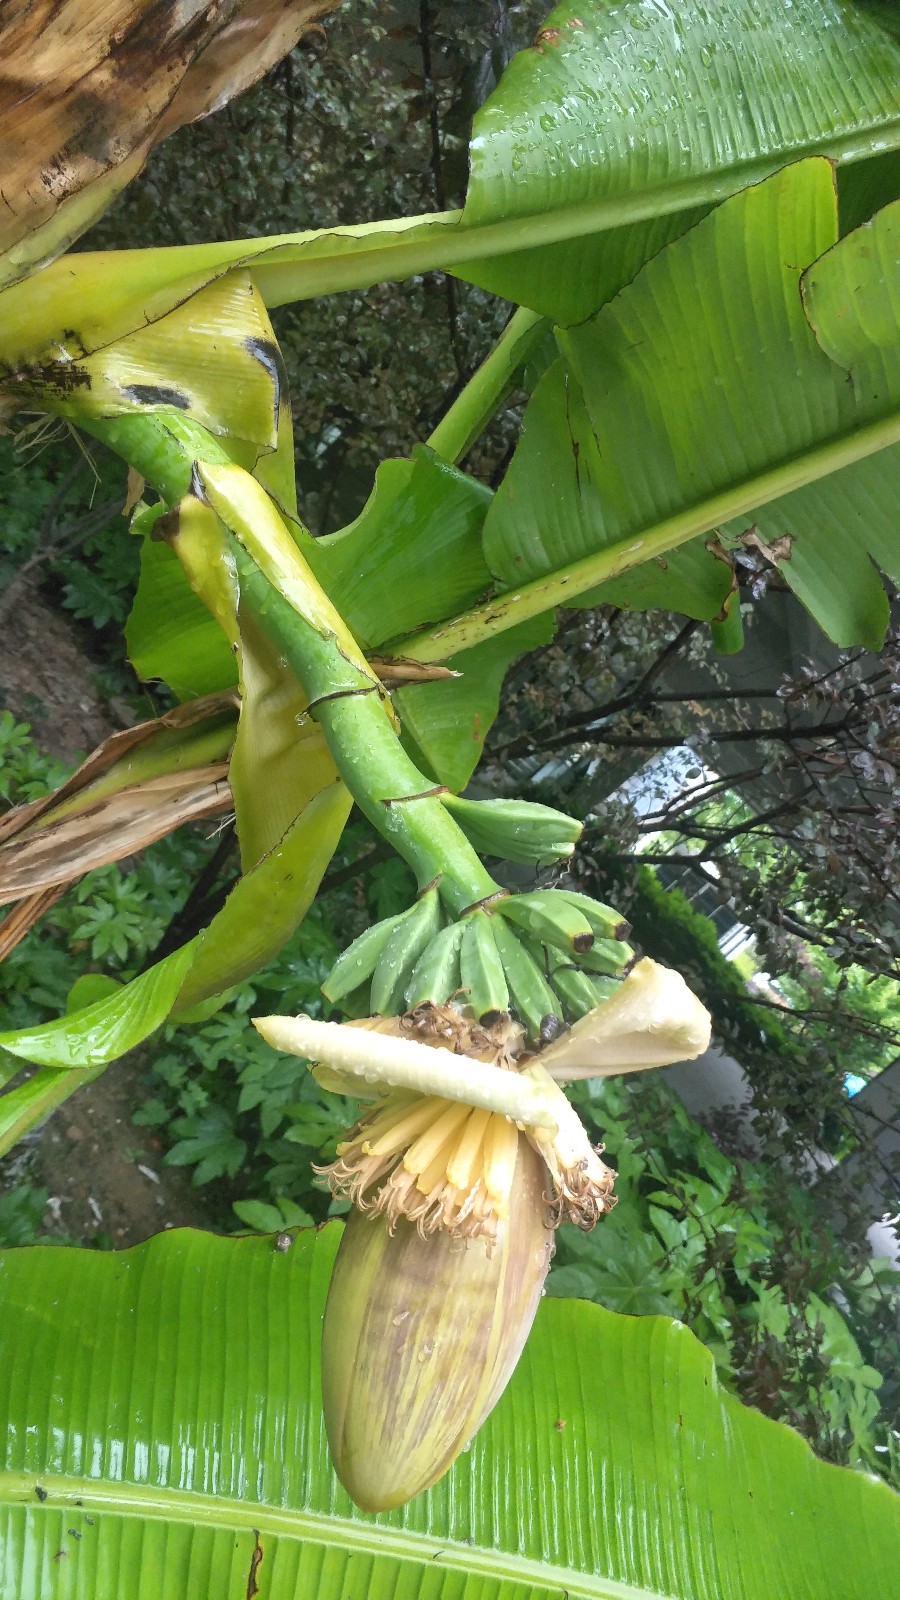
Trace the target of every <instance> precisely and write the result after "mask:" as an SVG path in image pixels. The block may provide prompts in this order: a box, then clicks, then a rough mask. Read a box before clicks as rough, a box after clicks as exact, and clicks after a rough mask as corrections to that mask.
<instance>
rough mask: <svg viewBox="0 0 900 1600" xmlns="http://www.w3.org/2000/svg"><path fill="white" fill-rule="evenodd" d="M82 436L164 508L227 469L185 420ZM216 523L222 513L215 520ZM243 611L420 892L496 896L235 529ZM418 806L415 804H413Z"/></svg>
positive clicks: (329, 641) (301, 579)
mask: <svg viewBox="0 0 900 1600" xmlns="http://www.w3.org/2000/svg"><path fill="white" fill-rule="evenodd" d="M81 425H82V426H84V427H86V428H87V429H88V431H90V432H91V433H93V434H95V435H96V436H97V437H98V438H100V439H103V440H104V442H105V443H107V444H108V445H109V446H110V447H111V448H112V449H113V450H115V451H116V452H117V453H118V454H120V455H122V456H124V457H125V459H126V460H127V461H129V462H130V463H131V465H132V466H134V467H135V468H136V469H137V471H138V472H140V473H141V474H142V476H143V477H144V478H145V479H146V480H147V481H148V482H149V483H151V484H152V485H153V486H154V488H155V489H157V491H158V492H159V493H160V494H161V495H162V496H163V498H164V499H165V500H167V501H168V502H170V503H175V502H177V501H178V500H180V499H181V498H182V497H183V496H184V495H185V494H186V493H187V492H188V491H189V489H190V485H191V472H192V467H193V464H194V462H195V461H200V462H203V463H206V464H208V465H210V466H233V465H234V463H233V461H232V459H231V457H230V456H229V454H228V451H227V450H226V449H225V447H224V446H223V444H222V443H221V442H220V441H219V440H217V439H215V438H213V437H212V435H210V434H209V433H207V431H206V430H205V429H204V428H202V427H200V426H198V425H197V424H195V423H192V422H190V421H189V420H188V419H186V418H182V417H178V416H170V415H168V414H167V415H166V416H165V418H163V417H161V416H159V415H156V416H151V415H143V416H141V415H138V416H132V417H118V418H114V419H111V420H109V419H102V420H100V419H87V420H86V421H84V422H83V423H82V424H81ZM220 514H221V510H220ZM231 537H232V539H233V540H234V549H235V555H236V560H237V564H238V571H239V577H240V585H241V603H242V604H244V605H246V606H247V608H248V610H249V611H250V612H251V613H252V615H253V616H254V618H255V619H256V621H257V622H258V624H259V626H260V627H261V628H262V629H263V631H264V632H265V633H266V634H267V635H268V637H269V638H270V639H271V640H272V642H273V644H274V646H275V648H276V650H277V651H278V653H279V655H280V656H282V657H283V658H284V660H285V662H286V663H287V665H288V666H289V667H290V669H291V670H292V671H293V672H294V674H295V675H296V677H297V678H298V680H299V681H300V683H302V685H303V688H304V690H305V692H306V694H307V696H308V698H309V701H310V705H311V711H310V715H312V716H314V717H315V719H316V720H317V721H318V722H319V723H320V724H321V726H322V729H323V731H324V733H325V737H326V739H327V741H328V745H329V748H330V750H331V753H332V756H333V757H334V761H335V764H336V766H337V768H338V770H339V772H340V773H341V776H342V778H343V779H344V781H345V783H346V785H347V788H348V789H349V790H350V793H351V794H352V795H353V798H354V800H355V801H356V803H357V805H358V806H359V808H360V810H361V811H363V812H364V813H365V815H366V816H367V817H368V818H369V820H370V822H372V823H373V825H374V826H375V827H376V828H377V829H378V832H379V833H381V834H383V835H384V837H385V838H386V839H388V840H389V842H390V843H391V844H392V845H393V846H394V848H395V849H396V850H397V851H398V852H399V854H400V855H402V856H403V857H404V859H405V860H406V861H408V862H409V865H410V866H411V867H412V868H413V871H414V872H415V873H416V876H417V878H418V881H419V884H420V886H424V885H425V884H426V883H430V882H432V881H433V880H435V879H439V880H440V893H441V897H442V899H443V900H444V902H445V903H446V904H447V906H448V907H449V909H450V910H451V911H452V912H454V913H455V914H457V915H458V914H459V913H460V912H461V911H462V910H464V909H465V907H466V906H468V905H471V904H472V903H473V902H474V901H476V900H481V899H484V898H485V897H486V896H488V895H491V894H495V893H497V892H498V887H499V886H498V885H497V884H496V883H495V881H494V880H493V878H491V876H490V874H489V873H488V872H487V871H486V870H485V868H484V867H483V865H482V863H481V861H480V859H479V857H478V856H477V854H476V853H475V851H474V850H473V849H472V846H471V845H470V844H469V842H468V840H467V839H466V837H465V835H464V833H463V832H462V830H461V829H460V828H459V827H458V826H457V824H456V822H454V820H453V818H452V817H451V816H450V815H449V814H448V812H447V811H446V810H445V808H444V806H443V805H442V804H441V801H440V798H439V797H438V796H436V795H434V794H433V793H429V792H428V791H430V790H433V784H432V783H431V780H430V779H429V778H427V777H425V776H424V775H423V774H422V773H421V772H420V771H419V769H418V768H417V767H416V766H415V764H414V762H412V761H411V760H410V758H409V757H408V756H407V754H406V752H405V750H404V749H403V746H402V744H401V743H400V740H399V738H398V736H397V733H396V731H395V729H394V726H393V724H392V721H391V718H390V715H389V713H388V710H387V707H386V706H385V704H384V700H383V691H382V690H381V686H380V684H379V683H378V680H377V679H376V678H375V677H374V675H373V674H372V673H371V672H370V671H369V670H368V668H367V667H366V666H365V664H364V663H363V662H362V661H361V660H360V659H359V658H357V660H353V659H351V657H350V655H349V654H348V653H347V651H346V650H343V649H342V648H341V644H340V642H339V639H338V637H337V636H336V634H335V632H333V631H331V630H325V631H320V630H318V629H317V628H316V627H315V626H313V625H312V624H311V623H310V622H309V621H308V620H307V619H306V618H305V617H304V616H302V615H300V613H299V612H298V611H297V610H296V609H295V608H294V606H293V605H292V604H291V603H290V601H289V600H287V599H285V598H284V596H283V595H282V594H280V593H279V592H278V590H277V589H276V588H274V587H273V585H272V583H271V582H270V580H269V577H267V575H266V574H265V573H264V572H263V571H262V570H261V568H260V566H259V565H258V564H257V562H256V560H253V559H251V556H250V555H249V554H248V552H247V550H246V549H244V548H243V546H242V544H241V543H240V542H239V539H238V538H237V537H236V536H235V532H234V529H232V532H231ZM292 559H293V563H294V565H293V573H292V577H293V579H294V580H295V582H296V584H297V585H298V586H305V588H306V590H307V592H308V593H309V595H310V598H311V600H312V601H313V603H314V605H315V606H320V607H321V609H323V610H328V609H332V608H331V607H330V602H328V601H327V597H326V596H325V595H324V594H323V592H322V590H321V588H320V586H319V584H318V582H317V580H316V579H315V577H314V576H313V574H312V573H311V572H310V570H309V568H308V567H307V565H306V562H305V561H304V560H303V557H302V555H301V554H300V552H299V550H298V551H296V553H295V555H293V556H292ZM417 797H418V798H417Z"/></svg>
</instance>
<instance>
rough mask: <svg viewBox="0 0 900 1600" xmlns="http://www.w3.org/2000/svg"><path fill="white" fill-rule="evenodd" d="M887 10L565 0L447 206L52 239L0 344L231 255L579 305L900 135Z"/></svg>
mask: <svg viewBox="0 0 900 1600" xmlns="http://www.w3.org/2000/svg"><path fill="white" fill-rule="evenodd" d="M884 20H885V19H884V18H883V17H882V15H881V13H880V11H879V10H878V9H876V8H873V7H872V6H870V5H869V4H863V3H861V0H793V3H792V4H791V5H790V6H787V5H785V4H784V0H705V3H704V4H703V5H690V6H686V5H681V6H678V7H677V8H671V7H668V6H660V5H659V4H657V0H623V3H622V4H618V5H608V4H606V3H604V0H584V3H581V0H569V3H567V4H565V5H563V6H560V7H559V8H558V9H557V10H556V11H555V12H554V13H553V14H552V16H551V17H550V18H548V21H547V24H546V26H545V28H544V29H543V30H542V31H541V33H540V34H539V36H538V42H537V44H536V45H535V47H534V49H533V50H530V51H523V52H521V53H520V55H518V56H517V57H515V58H514V59H513V61H512V63H511V66H510V67H509V69H508V70H507V72H506V73H505V74H504V76H503V78H502V80H501V82H500V84H499V85H498V87H497V89H496V90H495V92H494V94H493V95H492V96H491V97H490V99H489V100H488V101H487V102H486V104H485V106H484V107H483V108H482V110H481V112H480V113H479V115H478V118H477V119H476V123H475V128H474V136H473V142H472V178H471V183H470V187H469V191H468V194H467V197H466V206H465V209H464V210H463V211H462V212H442V213H438V214H437V215H431V216H424V217H419V218H413V219H410V220H400V221H390V222H377V223H369V224H361V225H360V224H358V225H355V226H350V227H337V226H333V227H329V228H326V229H321V230H319V231H318V232H312V233H305V234H290V235H276V236H273V237H271V238H268V239H255V240H237V241H231V242H229V243H226V244H208V245H190V246H178V247H175V248H173V249H168V250H162V249H161V250H129V251H127V252H110V253H108V254H105V255H92V254H88V253H84V254H82V253H79V254H77V255H75V256H68V257H65V258H64V259H63V260H61V261H57V262H54V263H52V264H51V265H50V266H48V267H46V268H45V269H44V270H43V272H41V273H40V274H38V275H37V276H36V277H35V278H34V279H32V280H31V281H29V282H27V283H24V284H16V285H14V286H12V287H11V288H9V289H7V290H5V291H4V292H3V293H2V294H0V324H2V328H3V333H2V338H0V359H2V362H3V364H4V365H5V366H8V367H10V368H14V367H16V366H20V365H22V364H24V363H34V362H38V361H40V360H41V359H42V358H48V357H52V358H54V359H55V357H56V356H57V354H58V351H57V349H56V348H55V346H57V345H58V343H59V342H60V341H62V342H63V343H64V345H65V348H66V349H67V351H68V352H69V358H70V361H71V358H73V357H74V358H78V357H82V356H84V355H89V354H90V353H91V352H92V351H93V350H96V349H97V348H98V347H99V346H100V345H105V344H108V343H110V342H111V341H112V340H115V339H120V338H122V337H123V336H124V335H126V334H130V333H131V332H132V331H133V330H134V329H136V328H139V327H142V326H144V325H146V324H149V323H153V322H155V321H156V320H157V319H158V318H159V317H161V316H163V315H165V314H166V313H167V312H168V311H170V310H171V309H172V308H173V307H174V306H177V305H179V304H180V303H181V302H183V301H184V300H185V299H186V297H187V296H189V295H191V294H192V293H194V292H196V291H197V290H198V289H201V288H202V287H203V286H204V285H206V284H209V283H212V282H213V281H214V280H215V279H216V278H218V277H220V276H221V275H222V274H223V273H225V272H227V271H228V270H229V269H233V268H237V267H252V270H253V276H254V279H255V281H256V283H257V285H258V288H259V290H260V293H261V295H262V297H263V299H264V300H265V302H266V304H267V305H268V306H270V307H271V306H277V305H283V304H285V303H286V302H288V301H292V300H298V299H309V298H311V297H313V296H316V295H320V294H329V293H336V292H338V291H340V290H342V289H350V288H355V289H358V288H365V287H368V286H369V285H371V284H373V283H377V282H379V281H382V280H384V279H386V278H395V279H397V278H403V277H408V276H410V275H411V274H413V273H417V272H423V271H428V270H430V269H434V268H438V267H444V268H456V269H458V270H460V272H461V273H462V274H463V275H464V276H466V277H469V278H471V279H473V280H474V281H478V282H479V283H483V284H484V285H485V286H486V287H488V288H491V289H494V290H495V291H496V292H498V293H500V294H503V295H505V296H506V297H507V298H509V299H512V300H517V301H519V302H520V303H522V304H526V305H530V306H533V307H534V308H535V309H536V310H540V311H546V312H547V313H548V314H550V315H552V316H554V317H555V318H556V320H557V321H560V322H567V321H573V320H579V319H580V318H582V317H584V316H587V315H589V314H590V313H592V312H593V311H595V310H596V309H597V307H598V306H599V305H601V304H603V303H604V302H605V301H606V300H607V299H608V298H609V296H610V295H611V294H612V293H614V292H615V290H616V289H618V288H619V287H620V286H621V285H622V284H623V283H625V282H628V281H629V280H630V278H632V277H633V276H634V274H635V272H636V271H637V270H638V268H639V267H640V266H641V265H642V263H643V262H644V261H645V260H647V259H648V257H649V256H651V255H653V254H655V253H656V251H658V250H659V249H660V248H662V246H663V245H664V244H666V243H667V242H668V241H669V240H671V239H672V238H674V237H676V236H677V235H678V234H680V233H682V232H684V230H685V229H686V228H688V227H690V226H691V225H692V223H693V222H695V221H697V220H698V218H699V216H700V215H702V213H703V212H704V211H705V210H706V209H708V208H709V207H710V206H711V205H713V204H715V203H716V202H717V201H719V200H721V199H722V198H723V197H724V196H726V195H728V194H731V193H733V192H734V191H735V190H736V189H739V188H741V187H742V186H743V185H744V184H747V183H750V182H753V181H754V180H758V179H759V178H760V177H762V176H763V175H765V174H766V173H768V172H772V171H774V170H775V169H776V168H778V167H779V166H782V165H784V164H785V163H786V162H789V161H792V160H794V159H796V158H797V157H799V156H802V155H805V154H807V153H809V152H810V151H824V152H825V153H827V154H828V155H829V156H831V157H832V158H833V159H835V160H837V161H841V162H843V161H859V160H863V159H865V158H867V157H873V156H876V155H878V154H879V153H882V152H884V151H885V150H887V149H895V148H896V147H897V146H898V145H900V41H898V40H897V39H896V38H894V37H893V35H892V33H891V32H890V31H889V30H887V29H886V28H885V26H884ZM494 258H498V259H496V264H495V265H492V266H489V267H486V266H484V265H483V263H485V262H488V261H494ZM73 370H77V368H76V369H73ZM72 376H73V372H72V371H70V372H69V374H68V377H69V380H70V381H71V379H72Z"/></svg>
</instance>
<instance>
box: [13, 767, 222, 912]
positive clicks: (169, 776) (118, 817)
mask: <svg viewBox="0 0 900 1600" xmlns="http://www.w3.org/2000/svg"><path fill="white" fill-rule="evenodd" d="M231 804H232V800H231V790H230V789H229V787H228V763H227V762H225V761H221V762H216V763H215V765H212V766H207V767H194V768H189V769H188V770H187V771H185V772H173V773H166V774H165V775H164V776H162V777H159V778H150V779H148V780H147V782H146V783H139V784H135V785H134V786H133V787H132V788H129V789H120V790H118V791H117V792H116V793H115V794H110V795H106V796H104V798H103V799H101V800H98V801H97V802H96V803H95V804H93V805H91V806H88V807H87V808H86V809H85V810H83V811H77V812H75V813H74V814H73V815H71V816H66V817H60V818H59V819H58V821H56V822H37V823H34V824H32V825H31V827H30V828H29V830H28V831H27V832H26V833H24V834H19V835H18V836H17V838H16V839H15V840H14V841H10V842H9V843H8V844H4V845H0V905H6V904H8V903H9V902H10V901H13V900H21V899H24V898H25V897H26V896H36V895H38V894H40V893H41V892H43V891H45V890H49V889H52V888H54V887H58V886H60V885H62V886H64V887H65V886H68V884H70V883H72V882H73V881H74V880H75V879H76V878H80V877H82V876H83V874H84V873H85V872H91V871H92V870H93V868H94V867H103V866H106V865H108V863H109V862H111V861H121V860H122V859H123V857H125V856H130V855H134V853H135V851H137V850H142V849H143V848H144V846H145V845H148V844H152V843H153V842H154V841H155V840H156V839H161V838H163V836H164V835H165V834H167V833H171V832H172V830H173V828H179V827H181V825H182V824H183V823H185V822H196V821H198V820H199V819H200V818H201V817H213V816H216V815H220V814H221V813H222V812H224V811H229V810H230V809H231Z"/></svg>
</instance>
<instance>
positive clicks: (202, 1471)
mask: <svg viewBox="0 0 900 1600" xmlns="http://www.w3.org/2000/svg"><path fill="white" fill-rule="evenodd" d="M338 1236H339V1224H330V1225H329V1226H328V1227H327V1228H326V1229H325V1230H324V1231H323V1232H321V1233H318V1234H316V1233H315V1232H312V1231H310V1232H307V1233H302V1234H300V1235H299V1236H298V1237H297V1238H296V1239H295V1241H294V1244H293V1248H292V1249H291V1250H289V1251H287V1252H286V1253H282V1252H279V1251H278V1250H275V1249H273V1247H272V1241H271V1240H270V1239H242V1240H234V1239H231V1240H227V1239H217V1238H214V1237H212V1236H211V1235H208V1234H199V1233H190V1232H187V1231H182V1232H177V1233H172V1234H164V1235H161V1236H159V1237H158V1238H156V1239H152V1240H150V1241H149V1242H148V1243H147V1244H145V1245H140V1246H138V1247H137V1248H136V1249H134V1250H130V1251H127V1252H125V1253H122V1254H117V1255H112V1254H110V1255H99V1254H93V1253H91V1252H88V1251H73V1250H60V1249H54V1248H50V1249H40V1250H13V1251H9V1252H7V1253H6V1254H5V1255H0V1428H2V1438H3V1441H4V1444H3V1458H2V1466H0V1529H2V1534H0V1600H22V1597H23V1596H26V1595H27V1596H28V1597H29V1600H122V1597H123V1596H126V1595H127V1597H128V1600H151V1597H152V1600H160V1597H161V1596H163V1597H165V1600H181V1597H187V1596H190V1597H191V1600H247V1597H248V1596H253V1595H257V1596H258V1597H259V1600H262V1597H265V1600H301V1597H302V1600H306V1597H307V1596H309V1597H311V1596H315V1597H316V1600H349V1597H351V1596H358V1597H360V1600H362V1597H365V1600H379V1597H382V1596H383V1597H384V1600H387V1597H389V1596H413V1595H416V1596H418V1597H421V1600H463V1597H464V1596H465V1597H472V1600H474V1597H475V1595H478V1596H479V1600H538V1597H540V1596H546V1597H547V1600H551V1597H552V1600H560V1597H561V1596H563V1595H567V1596H568V1597H569V1600H576V1597H581V1600H589V1597H590V1600H662V1597H664V1596H668V1597H671V1600H832V1597H833V1596H834V1595H835V1594H840V1596H841V1600H876V1597H878V1600H886V1597H887V1596H888V1595H889V1594H891V1593H892V1592H893V1587H892V1585H893V1583H894V1579H895V1577H896V1573H897V1570H898V1562H900V1502H898V1501H897V1499H896V1497H894V1496H893V1495H892V1494H891V1491H890V1490H889V1489H888V1488H887V1487H886V1486H885V1485H884V1484H881V1483H878V1482H876V1481H874V1480H872V1479H869V1478H866V1477H864V1476H862V1475H860V1474H856V1473H853V1472H850V1471H848V1470H846V1469H841V1468H836V1467H830V1466H827V1465H824V1464H823V1463H822V1462H819V1461H816V1460H815V1459H814V1458H813V1456H812V1455H811V1453H810V1451H809V1449H808V1448H807V1446H806V1445H805V1444H804V1443H803V1442H802V1440H801V1439H799V1438H798V1436H797V1435H796V1434H794V1433H793V1432H791V1430H790V1429H788V1428H786V1427H783V1426H781V1425H779V1424H777V1423H773V1422H769V1421H767V1420H766V1419H765V1418H763V1417H762V1416H760V1415H759V1413H758V1412H755V1411H750V1410H746V1409H744V1408H743V1407H741V1406H740V1405H739V1404H738V1403H737V1402H736V1401H734V1400H732V1399H731V1398H730V1397H729V1396H727V1395H726V1394H724V1393H723V1392H722V1391H721V1389H720V1388H719V1387H718V1384H717V1380H716V1377H715V1372H714V1368H713V1363H712V1359H711V1357H710V1356H709V1354H708V1352H707V1351H706V1350H704V1349H703V1347H702V1346H701V1345H700V1344H698V1343H697V1341H696V1340H695V1339H694V1338H693V1336H692V1335H691V1334H690V1333H688V1332H687V1331H686V1330H685V1329H684V1328H683V1327H681V1326H680V1325H679V1324H677V1323H673V1322H670V1321H668V1320H667V1319H665V1318H661V1317H652V1318H644V1319H638V1318H632V1317H624V1316H616V1315H614V1314H612V1313H610V1312H606V1311H603V1310H601V1309H600V1308H599V1307H597V1306H593V1305H586V1304H578V1303H576V1302H571V1301H549V1302H547V1303H545V1304H544V1305H543V1306H542V1308H541V1310H540V1312H539V1315H538V1320H537V1324H536V1327H535V1330H534V1332H533V1334H532V1336H531V1339H530V1341H529V1344H528V1346H527V1349H526V1353H525V1356H524V1358H523V1360H522V1362H521V1364H520V1366H519V1369H518V1371H517V1373H516V1375H515V1377H514V1379H513V1381H512V1384H511V1385H510V1388H509V1390H508V1391H507V1394H506V1395H505V1397H504V1398H503V1400H502V1401H501V1403H500V1405H499V1407H498V1409H497V1410H496V1412H495V1413H494V1415H493V1416H492V1417H491V1418H490V1420H489V1421H488V1423H487V1424H486V1425H485V1427H484V1428H483V1429H482V1431H481V1433H480V1434H479V1435H478V1436H477V1438H476V1440H475V1442H474V1444H473V1446H472V1448H471V1450H470V1451H469V1453H468V1454H466V1455H463V1456H462V1457H461V1458H460V1459H459V1461H458V1462H457V1463H456V1465H455V1466H454V1467H453V1468H452V1470H451V1472H450V1473H449V1474H448V1476H447V1477H446V1478H445V1479H444V1480H443V1481H442V1482H441V1483H440V1484H438V1485H437V1487H436V1488H434V1489H433V1490H431V1491H430V1492H429V1493H427V1494H424V1495H422V1496H420V1497H419V1499H417V1500H415V1501H414V1502H412V1504H410V1505H409V1506H408V1507H406V1508H404V1509H403V1510H401V1511H397V1512H392V1513H387V1514H383V1515H378V1516H367V1515H365V1514H363V1513H362V1512H359V1511H357V1510H356V1509H355V1507H354V1506H353V1505H352V1504H351V1502H350V1501H349V1499H348V1498H347V1496H346V1494H345V1493H344V1492H343V1490H342V1489H341V1488H340V1486H339V1484H338V1483H337V1481H336V1479H335V1477H334V1474H333V1472H332V1469H331V1466H330V1464H329V1461H328V1455H327V1449H326V1444H325V1436H324V1428H323V1426H322V1420H321V1413H320V1384H319V1350H318V1344H319V1337H320V1328H321V1319H322V1310H323V1305H324V1298H325V1292H326V1288H327V1283H328V1278H329V1274H330V1270H331V1264H332V1259H333V1254H334V1249H335V1245H336V1243H337V1239H338Z"/></svg>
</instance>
